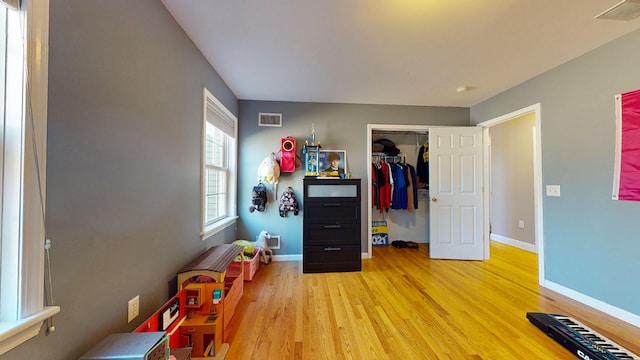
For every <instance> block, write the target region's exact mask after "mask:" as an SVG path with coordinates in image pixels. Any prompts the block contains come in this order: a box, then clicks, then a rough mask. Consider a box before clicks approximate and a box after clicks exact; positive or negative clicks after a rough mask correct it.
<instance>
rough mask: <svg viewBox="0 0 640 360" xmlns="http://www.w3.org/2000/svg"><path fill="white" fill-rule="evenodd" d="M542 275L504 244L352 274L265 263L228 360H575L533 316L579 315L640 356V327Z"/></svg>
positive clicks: (397, 255)
mask: <svg viewBox="0 0 640 360" xmlns="http://www.w3.org/2000/svg"><path fill="white" fill-rule="evenodd" d="M537 274H538V269H537V257H536V255H535V254H532V253H529V252H527V251H524V250H520V249H517V248H514V247H511V246H508V245H504V244H500V243H492V244H491V259H490V260H488V261H453V260H431V259H429V256H428V245H425V244H421V246H420V248H419V249H396V248H393V247H374V249H373V259H363V262H362V272H352V273H323V274H303V273H302V263H301V262H273V263H271V264H270V265H266V266H265V265H263V264H260V269H259V270H258V272H257V274H256V276H255V278H254V279H253V281H251V282H245V293H244V296H243V298H242V300H241V301H240V303H239V305H238V308H237V310H236V313H235V315H234V318H233V320H232V321H231V324H230V326H229V327H228V328H227V333H226V334H225V336H226V341H227V342H230V343H231V347H230V350H229V353H228V355H227V357H226V358H227V359H230V360H236V359H305V360H306V359H309V360H315V359H356V360H369V359H402V360H413V359H455V360H457V359H476V360H478V359H576V357H575V356H574V355H572V354H571V353H570V352H569V351H567V350H565V349H564V348H563V347H562V346H561V345H559V344H558V343H557V342H555V341H554V340H553V339H551V338H549V337H548V336H547V335H545V334H544V333H543V332H542V331H540V330H538V328H536V327H535V326H533V325H532V324H531V323H530V322H529V321H528V320H527V318H526V313H527V312H528V311H538V312H545V313H560V314H565V315H568V316H571V317H573V318H576V319H578V320H579V321H581V322H583V323H585V324H586V325H588V326H589V327H591V328H593V329H595V330H597V331H598V332H599V333H601V334H602V335H604V336H606V337H608V338H610V339H612V340H613V341H615V342H617V343H618V344H620V345H622V346H624V347H626V348H627V349H629V350H631V351H633V352H634V353H636V354H640V329H639V328H637V327H634V326H631V325H628V324H626V323H624V322H622V321H619V320H617V319H615V318H612V317H610V316H608V315H605V314H603V313H601V312H599V311H596V310H594V309H592V308H590V307H587V306H585V305H582V304H580V303H578V302H575V301H573V300H570V299H568V298H566V297H564V296H561V295H559V294H557V293H554V292H552V291H550V290H547V289H544V288H541V287H539V286H538V279H537ZM612 281H615V280H614V279H612Z"/></svg>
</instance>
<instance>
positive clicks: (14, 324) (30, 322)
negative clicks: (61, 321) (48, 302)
mask: <svg viewBox="0 0 640 360" xmlns="http://www.w3.org/2000/svg"><path fill="white" fill-rule="evenodd" d="M59 312H60V307H59V306H46V307H45V308H44V309H42V311H40V312H38V313H36V314H33V315H31V316H29V317H26V318H24V319H21V320H16V321H2V322H0V355H2V354H4V353H6V352H7V351H9V350H11V349H13V348H15V347H16V346H18V345H20V344H22V343H23V342H25V341H27V340H29V339H31V338H32V337H34V336H36V335H38V333H39V332H40V328H41V327H42V322H43V321H45V320H46V319H48V318H50V317H52V316H53V315H55V314H57V313H59Z"/></svg>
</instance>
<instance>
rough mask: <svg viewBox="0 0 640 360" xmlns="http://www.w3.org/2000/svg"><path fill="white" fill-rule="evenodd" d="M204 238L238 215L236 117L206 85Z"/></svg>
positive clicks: (203, 177) (203, 156)
mask: <svg viewBox="0 0 640 360" xmlns="http://www.w3.org/2000/svg"><path fill="white" fill-rule="evenodd" d="M203 123H204V124H203V146H202V148H203V150H202V152H203V154H202V238H203V240H204V239H206V238H208V237H209V236H211V235H213V234H215V233H216V232H218V231H220V230H222V229H224V228H225V227H227V226H229V225H231V224H234V223H235V220H236V218H237V216H236V185H235V184H236V168H237V164H236V158H237V146H236V132H237V131H236V123H237V119H236V117H235V116H234V115H233V114H232V113H231V112H230V111H229V110H228V109H227V108H226V107H225V106H224V105H222V103H221V102H220V101H218V99H216V98H215V97H214V96H213V95H212V94H211V93H210V92H209V91H208V90H207V89H206V88H205V89H204V121H203Z"/></svg>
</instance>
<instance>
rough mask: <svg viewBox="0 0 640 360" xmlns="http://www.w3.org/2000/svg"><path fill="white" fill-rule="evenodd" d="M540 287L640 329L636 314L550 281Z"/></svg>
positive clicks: (638, 318) (639, 320) (544, 282)
mask: <svg viewBox="0 0 640 360" xmlns="http://www.w3.org/2000/svg"><path fill="white" fill-rule="evenodd" d="M542 286H544V287H546V288H547V289H549V290H553V291H555V292H557V293H559V294H562V295H564V296H566V297H569V298H571V299H573V300H575V301H578V302H581V303H583V304H585V305H587V306H590V307H592V308H594V309H596V310H600V311H602V312H603V313H605V314H608V315H611V316H613V317H615V318H617V319H620V320H622V321H624V322H627V323H629V324H631V325H634V326H637V327H639V328H640V316H638V315H636V314H633V313H630V312H628V311H626V310H623V309H620V308H617V307H615V306H613V305H610V304H607V303H605V302H602V301H600V300H598V299H594V298H592V297H590V296H587V295H585V294H582V293H579V292H577V291H575V290H571V289H569V288H566V287H564V286H562V285H559V284H556V283H554V282H552V281H548V280H545V281H543V284H542Z"/></svg>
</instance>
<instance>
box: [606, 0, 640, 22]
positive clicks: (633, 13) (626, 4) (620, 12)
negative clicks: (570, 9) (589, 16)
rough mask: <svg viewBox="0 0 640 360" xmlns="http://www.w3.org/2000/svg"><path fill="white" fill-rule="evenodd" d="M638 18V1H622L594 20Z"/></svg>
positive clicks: (639, 0) (639, 2) (639, 11)
mask: <svg viewBox="0 0 640 360" xmlns="http://www.w3.org/2000/svg"><path fill="white" fill-rule="evenodd" d="M638 16H640V0H624V1H621V2H619V3H618V4H616V5H614V6H613V7H611V8H610V9H607V10H605V11H604V12H603V13H601V14H599V15H597V16H596V17H595V18H596V19H605V20H627V21H628V20H633V19H635V18H637V17H638Z"/></svg>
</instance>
